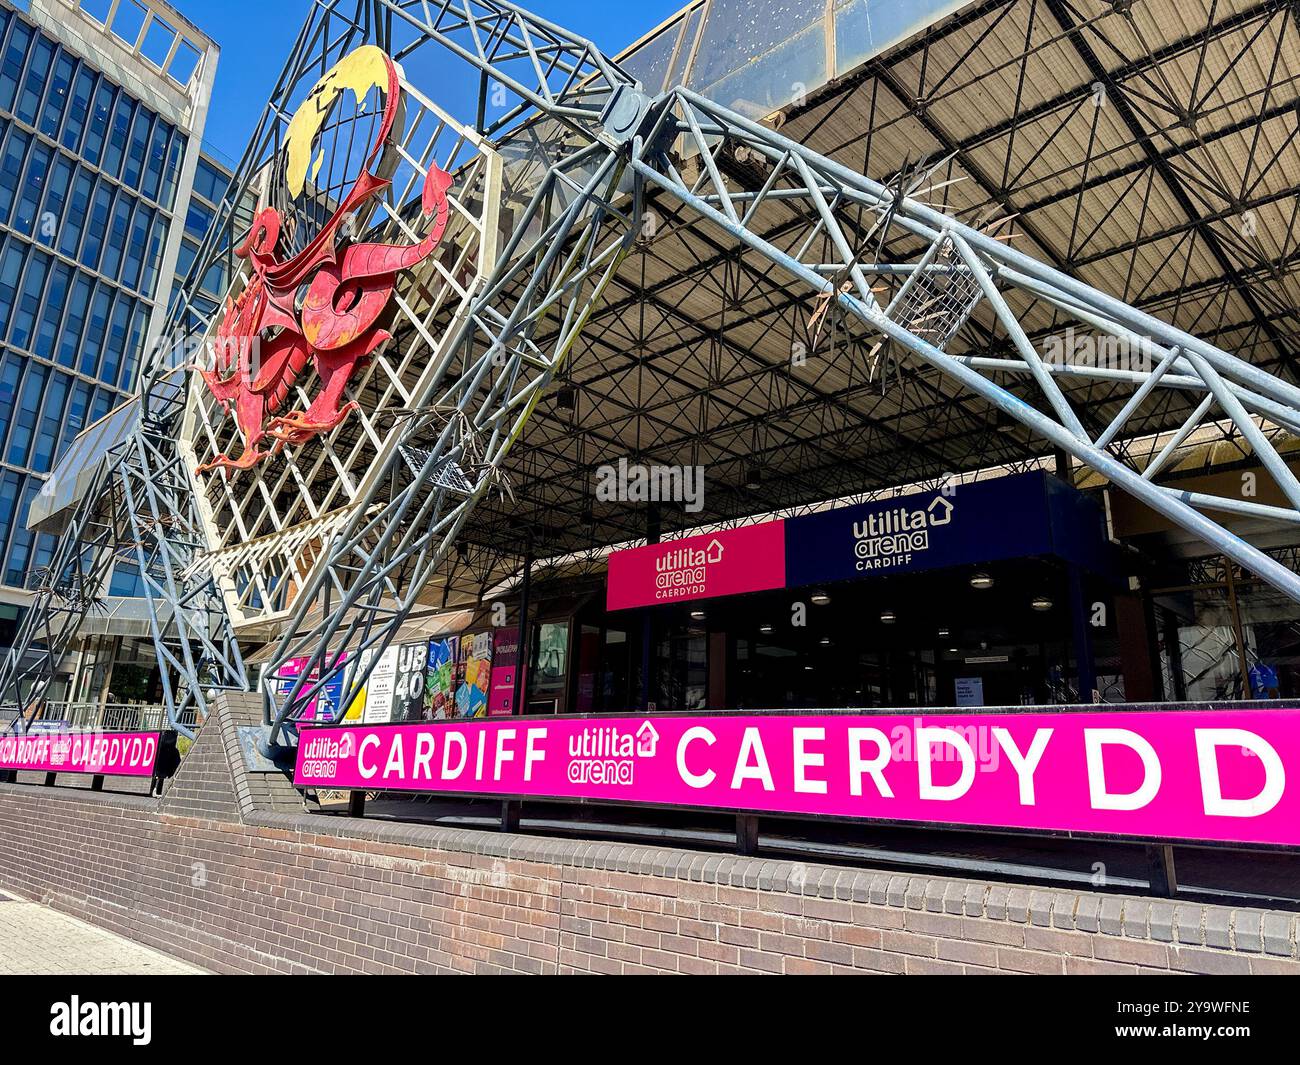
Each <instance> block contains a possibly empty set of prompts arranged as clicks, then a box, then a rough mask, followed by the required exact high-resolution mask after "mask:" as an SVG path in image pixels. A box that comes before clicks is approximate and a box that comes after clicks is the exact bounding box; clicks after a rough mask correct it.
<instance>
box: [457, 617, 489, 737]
mask: <svg viewBox="0 0 1300 1065" xmlns="http://www.w3.org/2000/svg"><path fill="white" fill-rule="evenodd" d="M461 668H463V669H464V671H465V672H464V676H463V678H462V679H461V682H460V684H459V685H458V686H457V688H456V716H457V717H484V716H486V715H487V699H488V687H489V686H490V684H491V682H492V633H491V632H476V633H472V634H471V633H466V634H465V635H464V636H462V637H461V638H460V662H459V663H458V665H457V673H458V674H459V673H460V670H461Z"/></svg>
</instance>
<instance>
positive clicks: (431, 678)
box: [424, 636, 460, 721]
mask: <svg viewBox="0 0 1300 1065" xmlns="http://www.w3.org/2000/svg"><path fill="white" fill-rule="evenodd" d="M459 642H460V641H459V640H458V639H457V638H456V637H455V636H448V637H446V638H445V639H441V640H430V641H429V652H428V654H429V659H428V663H427V664H426V666H425V674H424V678H425V689H424V690H425V700H424V706H425V712H426V714H427V715H428V716H429V717H430V718H431V719H433V720H435V721H441V720H442V719H443V718H448V717H455V716H456V647H457V645H458V644H459Z"/></svg>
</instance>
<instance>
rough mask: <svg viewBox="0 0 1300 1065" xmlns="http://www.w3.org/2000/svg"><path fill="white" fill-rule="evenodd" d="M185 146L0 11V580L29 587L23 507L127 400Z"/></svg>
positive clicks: (37, 539)
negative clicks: (63, 458) (76, 444)
mask: <svg viewBox="0 0 1300 1065" xmlns="http://www.w3.org/2000/svg"><path fill="white" fill-rule="evenodd" d="M185 147H186V136H185V134H184V132H182V131H181V130H179V129H177V128H175V127H174V126H173V125H172V124H171V123H170V122H168V121H167V120H165V119H164V118H163V117H161V116H160V115H158V114H155V113H154V112H153V111H151V110H150V109H149V108H148V107H146V106H145V105H144V104H142V103H141V102H140V101H139V100H136V99H134V98H133V97H132V96H130V95H129V94H128V93H126V92H125V91H124V90H123V89H122V88H121V87H120V86H118V85H117V84H116V83H115V82H114V81H113V80H112V79H111V78H109V77H106V76H105V75H104V74H102V73H100V72H99V71H98V70H96V69H95V68H94V67H92V66H91V65H89V64H88V63H86V62H85V61H83V60H82V59H80V58H79V57H78V56H76V55H74V54H73V53H72V52H70V51H68V50H67V49H66V48H64V47H62V46H61V45H60V44H59V43H58V42H56V41H55V40H53V39H51V38H50V37H48V36H47V35H45V34H44V33H42V32H41V31H40V30H39V29H37V28H36V27H34V26H33V25H32V24H31V23H29V22H27V21H26V20H25V19H24V18H23V17H22V15H21V14H20V13H18V12H14V11H11V10H9V9H8V8H2V7H0V583H3V584H4V585H8V586H10V587H14V588H22V587H30V585H31V582H32V576H33V573H34V572H36V571H37V570H39V568H40V567H41V566H43V565H46V564H48V563H49V561H50V560H51V558H52V556H53V551H54V539H53V537H51V536H48V535H40V536H33V535H32V534H31V533H30V532H28V530H27V528H26V519H27V511H28V508H29V506H30V504H31V500H32V498H33V497H34V496H35V495H36V494H37V493H38V492H39V491H40V490H41V487H42V485H43V484H44V482H45V477H46V475H47V474H48V473H49V471H50V469H51V467H52V466H53V464H54V462H55V460H56V459H57V458H58V457H59V456H60V455H61V454H62V452H63V451H64V450H65V449H66V448H67V446H68V445H69V444H70V443H71V441H72V440H73V439H74V438H75V437H76V436H77V434H78V433H80V432H81V431H82V430H83V429H85V428H86V427H87V426H88V425H91V424H92V423H94V422H96V421H97V420H99V419H100V418H103V417H104V416H105V415H106V414H108V412H109V411H110V410H112V409H113V408H115V407H117V406H118V405H119V404H121V403H122V402H123V401H125V400H126V399H127V398H128V395H129V393H130V391H131V389H132V387H133V386H134V383H135V379H136V375H137V372H138V370H139V366H140V360H141V356H142V354H143V348H144V342H145V337H146V334H147V330H148V323H149V318H150V315H151V314H152V312H153V308H154V305H155V303H156V302H157V300H158V299H159V298H160V297H164V296H165V294H166V292H167V290H168V289H169V288H170V285H168V284H167V283H166V281H165V279H163V278H162V277H161V270H162V261H163V254H164V249H165V247H166V243H167V233H168V229H169V227H170V225H171V221H172V216H173V212H174V207H175V204H176V194H177V186H178V184H179V181H180V171H181V162H182V159H183V158H184V154H185Z"/></svg>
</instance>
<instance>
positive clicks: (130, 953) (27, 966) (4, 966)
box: [0, 891, 203, 976]
mask: <svg viewBox="0 0 1300 1065" xmlns="http://www.w3.org/2000/svg"><path fill="white" fill-rule="evenodd" d="M0 973H5V974H7V975H10V974H11V975H17V974H36V975H42V976H136V975H145V974H155V973H159V974H162V975H165V976H197V975H201V974H202V973H203V970H202V969H198V968H195V967H194V966H193V965H189V964H187V963H186V962H183V961H178V960H177V959H175V958H172V957H168V956H167V955H166V954H163V953H161V952H159V951H156V950H153V949H152V948H150V947H145V946H141V945H140V944H139V943H134V942H132V941H131V940H129V939H125V938H123V937H122V936H119V935H115V934H114V933H112V932H106V931H105V930H104V929H102V928H96V927H95V926H94V925H91V924H87V923H86V922H85V921H79V920H77V918H75V917H70V916H68V915H67V914H66V913H60V912H59V911H58V910H52V909H50V907H48V906H45V905H42V904H41V903H39V902H31V901H28V900H27V899H20V898H18V897H16V896H14V895H13V894H11V893H8V892H5V891H0Z"/></svg>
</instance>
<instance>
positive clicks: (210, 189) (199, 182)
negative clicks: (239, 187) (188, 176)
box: [194, 159, 230, 204]
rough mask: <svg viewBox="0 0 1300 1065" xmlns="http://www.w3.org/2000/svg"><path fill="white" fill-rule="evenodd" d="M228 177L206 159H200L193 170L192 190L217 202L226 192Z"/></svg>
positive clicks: (206, 198) (210, 200) (212, 201)
mask: <svg viewBox="0 0 1300 1065" xmlns="http://www.w3.org/2000/svg"><path fill="white" fill-rule="evenodd" d="M229 184H230V178H229V177H227V176H226V175H225V174H223V173H222V172H221V171H220V170H218V169H217V168H216V167H215V166H213V165H212V164H211V163H210V162H208V161H207V160H206V159H200V160H199V164H198V166H197V167H196V168H195V170H194V191H195V192H197V193H198V194H199V195H200V196H202V197H203V198H204V199H205V200H208V201H209V202H211V203H214V204H218V203H220V202H221V197H222V196H224V195H225V194H226V188H227V187H228V186H229Z"/></svg>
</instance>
